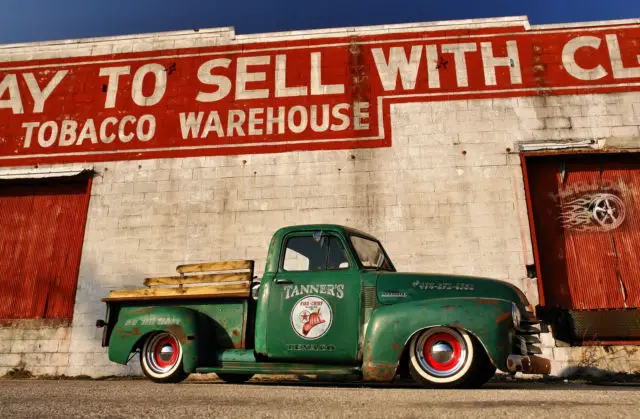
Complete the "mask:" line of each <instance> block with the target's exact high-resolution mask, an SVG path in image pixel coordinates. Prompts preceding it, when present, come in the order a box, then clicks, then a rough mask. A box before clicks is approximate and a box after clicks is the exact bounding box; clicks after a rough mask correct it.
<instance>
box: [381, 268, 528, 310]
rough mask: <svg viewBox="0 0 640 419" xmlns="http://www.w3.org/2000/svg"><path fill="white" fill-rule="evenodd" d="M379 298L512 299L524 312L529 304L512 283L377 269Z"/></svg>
mask: <svg viewBox="0 0 640 419" xmlns="http://www.w3.org/2000/svg"><path fill="white" fill-rule="evenodd" d="M377 283H378V286H377V293H378V300H379V301H380V303H382V304H397V303H403V302H408V301H414V300H431V299H439V298H486V299H502V300H507V301H513V302H515V303H516V304H517V305H518V308H519V309H520V310H521V311H522V312H523V313H524V312H525V310H526V307H527V306H528V305H529V302H528V301H527V298H526V297H525V295H524V293H523V292H522V291H521V290H520V289H519V288H517V287H516V286H515V285H512V284H509V283H507V282H504V281H499V280H496V279H491V278H481V277H475V276H462V275H443V274H428V273H424V274H421V273H403V272H378V281H377Z"/></svg>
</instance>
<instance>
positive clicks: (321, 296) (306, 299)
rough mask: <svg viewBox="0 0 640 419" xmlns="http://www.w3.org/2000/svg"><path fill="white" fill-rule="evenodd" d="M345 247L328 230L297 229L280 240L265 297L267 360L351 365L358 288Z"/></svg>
mask: <svg viewBox="0 0 640 419" xmlns="http://www.w3.org/2000/svg"><path fill="white" fill-rule="evenodd" d="M345 249H348V247H347V246H346V243H344V242H343V240H342V238H341V237H340V236H338V235H336V234H333V233H327V232H324V233H323V232H315V233H314V232H296V233H292V234H289V235H287V236H286V237H285V238H284V240H283V248H282V249H281V255H282V256H281V258H280V261H279V264H278V271H277V273H276V275H275V277H274V278H273V279H272V281H274V283H273V284H271V287H270V295H269V312H268V319H267V333H266V335H267V336H266V342H267V354H268V356H269V358H270V359H274V360H288V361H293V360H296V362H322V363H353V364H355V363H356V359H357V355H358V353H357V352H358V346H359V338H360V327H361V320H362V317H361V302H360V301H361V298H360V297H361V288H362V286H361V281H360V275H359V272H358V267H357V265H356V263H355V261H354V260H353V259H352V255H351V252H349V251H347V250H345Z"/></svg>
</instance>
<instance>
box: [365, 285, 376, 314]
mask: <svg viewBox="0 0 640 419" xmlns="http://www.w3.org/2000/svg"><path fill="white" fill-rule="evenodd" d="M364 308H365V310H366V309H372V308H376V287H375V286H365V287H364Z"/></svg>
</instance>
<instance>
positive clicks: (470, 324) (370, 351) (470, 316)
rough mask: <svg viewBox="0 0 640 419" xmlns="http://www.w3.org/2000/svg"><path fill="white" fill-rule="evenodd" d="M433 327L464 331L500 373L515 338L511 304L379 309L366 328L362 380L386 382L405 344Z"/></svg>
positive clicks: (444, 302) (446, 302)
mask: <svg viewBox="0 0 640 419" xmlns="http://www.w3.org/2000/svg"><path fill="white" fill-rule="evenodd" d="M434 326H448V327H453V328H457V329H463V330H465V331H467V332H469V333H470V334H471V335H473V336H475V337H476V338H477V340H478V341H479V342H480V344H481V345H483V346H484V348H485V350H486V351H487V354H488V355H489V358H490V359H491V362H492V363H493V364H494V365H495V366H496V367H497V368H498V369H501V370H503V371H506V370H507V366H506V360H507V357H508V356H509V354H510V353H511V350H510V349H511V341H512V336H513V333H514V329H513V322H512V319H511V302H510V301H506V300H499V299H486V298H446V299H436V300H427V301H411V302H407V303H400V304H394V305H389V306H383V307H381V308H379V309H378V310H376V311H375V312H374V313H373V315H372V316H371V320H370V321H369V324H368V325H367V330H366V333H365V342H364V360H363V375H364V378H365V379H367V380H375V381H391V380H392V379H393V377H394V376H395V374H396V371H397V369H398V366H399V363H400V359H401V357H402V355H403V352H404V350H405V348H406V347H407V344H408V343H409V341H410V339H411V338H412V337H413V336H414V335H415V334H416V333H418V332H420V331H421V330H424V329H426V328H429V327H434Z"/></svg>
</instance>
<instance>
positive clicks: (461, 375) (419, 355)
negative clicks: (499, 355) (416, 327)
mask: <svg viewBox="0 0 640 419" xmlns="http://www.w3.org/2000/svg"><path fill="white" fill-rule="evenodd" d="M483 351H484V349H482V348H481V347H477V346H476V345H474V342H473V340H472V337H471V336H470V335H469V334H468V333H467V332H465V331H464V330H459V329H453V328H450V327H433V328H430V329H427V330H424V331H422V332H420V333H418V334H416V335H415V336H414V337H413V338H412V339H411V343H410V346H409V372H410V373H411V376H412V377H413V379H414V380H415V381H416V382H417V383H419V384H422V385H423V386H425V387H436V388H462V387H476V386H478V385H481V384H483V383H484V382H483V383H480V381H483V379H485V378H486V375H487V374H483V377H482V379H480V377H479V376H478V373H479V372H480V370H481V369H482V368H483V367H486V365H483V364H484V363H486V362H489V363H490V361H488V359H487V357H486V356H483ZM494 371H495V370H494Z"/></svg>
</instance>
